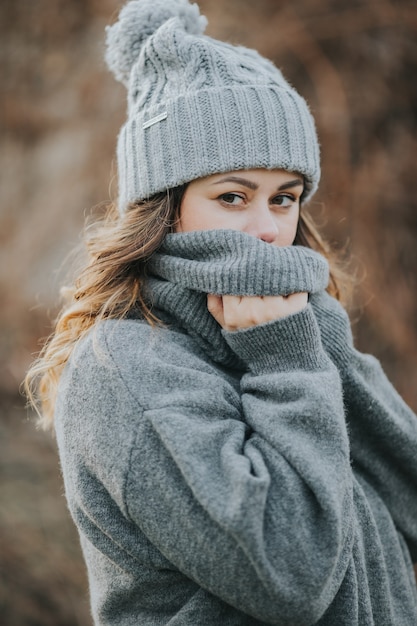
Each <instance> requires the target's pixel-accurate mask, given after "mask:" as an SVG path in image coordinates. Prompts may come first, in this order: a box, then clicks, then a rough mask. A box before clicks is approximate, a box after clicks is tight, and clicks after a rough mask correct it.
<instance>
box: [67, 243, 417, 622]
mask: <svg viewBox="0 0 417 626" xmlns="http://www.w3.org/2000/svg"><path fill="white" fill-rule="evenodd" d="M149 273H150V274H151V275H152V278H150V279H149V286H148V298H149V299H150V300H151V302H152V303H153V305H154V307H155V310H156V312H157V313H158V315H159V316H160V317H161V318H162V319H163V321H164V327H157V328H151V327H150V326H149V325H148V324H147V323H146V322H144V321H143V320H141V319H140V317H139V316H138V317H135V316H134V315H132V317H131V319H125V320H119V321H114V320H108V321H106V322H103V323H101V324H100V325H98V326H97V327H96V328H95V329H94V330H93V331H92V332H90V334H89V335H88V336H87V337H86V338H84V339H83V340H82V341H81V342H80V343H79V345H78V346H77V348H76V350H75V351H74V353H73V355H72V357H71V359H70V361H69V363H68V365H67V367H66V369H65V371H64V374H63V376H62V378H61V382H60V388H59V394H58V403H57V409H56V430H57V439H58V445H59V452H60V457H61V463H62V471H63V475H64V481H65V487H66V495H67V499H68V504H69V508H70V511H71V514H72V516H73V518H74V521H75V523H76V525H77V527H78V530H79V533H80V539H81V545H82V549H83V553H84V557H85V560H86V563H87V568H88V575H89V582H90V594H91V604H92V612H93V616H94V621H95V624H100V625H120V626H122V625H123V626H133V625H135V626H136V625H142V624H143V625H149V626H154V625H155V626H156V625H162V624H170V625H172V626H174V625H181V626H186V625H190V626H191V625H192V626H204V625H212V626H215V625H220V624H221V625H225V626H232V625H239V626H241V625H254V626H255V625H262V624H276V625H278V624H279V625H282V626H307V625H314V624H319V625H320V626H329V625H331V626H344V625H346V626H348V625H349V626H354V625H355V626H371V625H374V626H415V625H416V624H417V595H416V586H415V580H414V575H413V570H412V557H413V558H414V559H416V558H417V455H416V449H417V420H416V418H415V416H414V414H413V413H412V412H411V411H410V409H409V408H408V407H407V406H406V405H405V404H404V403H403V401H402V400H401V398H400V397H399V396H398V395H397V394H396V392H395V391H394V389H393V388H392V386H391V385H390V383H389V382H388V380H387V379H386V377H385V376H384V374H383V372H382V370H381V368H380V366H379V364H378V362H377V361H376V360H375V359H373V358H372V357H370V356H365V355H362V354H360V353H359V352H357V351H356V350H355V349H354V347H353V343H352V337H351V333H350V325H349V321H348V318H347V316H346V314H345V312H344V310H343V309H342V308H341V307H340V305H339V304H338V303H337V302H336V301H335V300H334V299H333V298H331V297H330V296H328V295H327V294H326V293H325V292H324V291H323V289H324V287H325V285H326V283H327V278H328V268H327V264H326V261H325V260H324V259H323V258H322V257H320V256H319V255H318V254H316V253H314V252H312V251H311V250H308V249H305V248H300V247H298V248H297V247H290V248H275V247H273V246H271V245H269V244H265V243H263V242H261V241H259V240H257V239H255V238H253V237H250V236H248V235H244V234H242V233H236V232H232V231H206V232H204V233H184V234H174V235H169V236H168V237H167V238H166V241H165V243H164V246H163V248H162V249H161V250H160V252H159V253H158V254H156V255H155V256H154V258H153V259H152V261H151V262H150V264H149ZM303 290H306V291H308V292H309V293H310V294H311V296H310V303H309V305H308V306H307V307H306V308H305V309H304V310H303V311H301V312H299V313H297V314H294V315H291V316H288V317H286V318H284V319H281V320H277V321H274V322H270V323H267V324H263V325H260V326H257V327H253V328H249V329H245V330H239V331H236V332H225V331H222V330H221V328H220V327H219V326H218V325H217V323H216V322H215V321H214V319H213V318H212V317H211V316H210V314H209V313H208V311H207V307H206V295H205V294H206V293H208V292H210V293H219V294H224V293H231V294H238V293H240V294H242V295H255V294H264V295H268V294H286V293H292V292H296V291H303ZM410 553H411V555H412V557H411V556H410Z"/></svg>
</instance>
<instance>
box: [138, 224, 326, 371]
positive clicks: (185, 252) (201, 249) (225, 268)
mask: <svg viewBox="0 0 417 626" xmlns="http://www.w3.org/2000/svg"><path fill="white" fill-rule="evenodd" d="M148 272H149V274H150V279H149V281H148V289H147V296H148V299H149V301H150V304H151V305H152V306H153V307H155V308H156V309H161V311H162V316H161V317H162V318H164V314H163V312H164V311H165V312H166V311H170V310H175V312H176V323H177V324H179V323H180V324H181V326H182V327H183V328H185V329H187V332H188V333H190V334H191V335H192V336H193V337H195V339H196V341H197V342H198V343H199V344H200V345H201V346H202V347H203V349H204V350H205V351H206V353H207V354H210V356H211V357H212V359H213V360H215V361H216V362H219V363H223V364H224V365H228V366H230V367H232V366H234V367H242V362H241V361H240V359H239V358H238V356H237V354H236V352H235V351H234V350H232V349H231V348H230V347H229V345H228V343H227V342H225V341H224V339H223V337H222V330H221V328H220V326H219V325H218V324H217V322H216V321H215V319H214V318H213V317H212V315H210V313H209V312H208V310H207V294H208V293H215V294H218V295H225V294H228V295H239V296H254V295H265V296H280V295H288V294H290V293H295V292H300V291H306V292H308V293H315V292H318V291H321V290H323V289H324V288H325V287H326V286H327V284H328V281H329V267H328V263H327V261H326V260H325V259H324V257H322V256H321V255H319V254H318V253H317V252H314V251H313V250H311V249H309V248H304V247H301V246H289V247H277V246H271V245H270V244H268V243H265V242H264V241H261V240H260V239H257V238H256V237H253V236H251V235H248V234H246V233H242V232H238V231H234V230H216V231H210V230H207V231H198V232H190V233H173V234H170V235H168V236H167V237H166V238H165V241H164V243H163V245H162V246H161V248H160V249H159V250H158V252H157V253H156V254H154V255H153V257H152V258H151V259H150V261H149V263H148ZM157 312H158V311H157ZM168 321H169V317H168Z"/></svg>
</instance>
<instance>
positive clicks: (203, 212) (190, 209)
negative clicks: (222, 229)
mask: <svg viewBox="0 0 417 626" xmlns="http://www.w3.org/2000/svg"><path fill="white" fill-rule="evenodd" d="M209 228H212V226H211V216H210V210H209V207H208V206H207V202H205V201H204V199H201V198H196V197H194V196H192V195H188V196H187V194H185V196H184V198H183V200H182V202H181V207H180V219H179V223H178V224H177V227H176V232H184V233H185V232H190V231H194V230H208V229H209Z"/></svg>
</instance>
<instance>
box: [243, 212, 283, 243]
mask: <svg viewBox="0 0 417 626" xmlns="http://www.w3.org/2000/svg"><path fill="white" fill-rule="evenodd" d="M247 232H248V234H249V235H254V236H255V237H257V238H258V239H261V240H262V241H265V242H266V243H273V242H274V241H275V240H276V238H277V237H278V234H279V228H278V224H277V222H276V219H275V218H274V216H273V214H272V213H271V211H270V209H269V206H268V204H266V205H265V204H262V205H258V206H257V207H254V211H253V215H252V216H251V219H250V221H249V224H248V228H247Z"/></svg>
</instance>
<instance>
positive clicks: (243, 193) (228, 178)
mask: <svg viewBox="0 0 417 626" xmlns="http://www.w3.org/2000/svg"><path fill="white" fill-rule="evenodd" d="M303 189H304V183H303V179H302V177H301V176H300V175H299V174H293V173H290V172H286V171H284V170H266V169H254V170H239V171H233V172H227V173H226V174H214V175H212V176H207V177H206V178H199V179H197V180H194V181H192V182H191V183H189V185H188V186H187V189H186V191H185V194H184V196H183V199H182V202H181V207H180V219H179V222H178V224H177V227H176V232H189V231H194V230H218V229H223V228H226V229H232V230H239V231H242V232H244V233H248V234H249V235H254V236H255V237H258V239H262V240H263V241H266V242H267V243H272V244H274V245H276V246H290V245H291V244H292V243H293V242H294V239H295V234H296V231H297V224H298V217H299V213H300V198H301V194H302V192H303Z"/></svg>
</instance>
